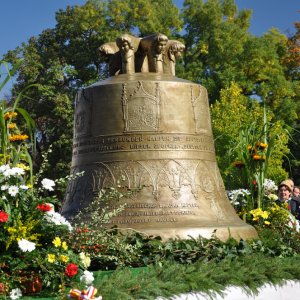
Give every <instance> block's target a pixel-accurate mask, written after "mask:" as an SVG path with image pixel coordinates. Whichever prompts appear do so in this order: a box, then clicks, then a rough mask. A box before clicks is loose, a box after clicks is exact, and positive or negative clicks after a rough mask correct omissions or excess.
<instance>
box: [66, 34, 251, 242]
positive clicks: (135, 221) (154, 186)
mask: <svg viewBox="0 0 300 300" xmlns="http://www.w3.org/2000/svg"><path fill="white" fill-rule="evenodd" d="M99 50H100V52H101V53H102V54H105V55H107V56H108V58H109V70H110V75H111V77H109V78H108V79H106V80H104V81H100V82H98V83H96V84H93V85H91V86H89V87H88V88H86V89H84V90H82V91H80V92H79V93H78V94H77V98H76V109H75V124H74V140H73V156H72V173H77V172H81V171H85V174H84V176H83V177H79V178H77V179H75V180H74V181H73V182H71V184H70V185H69V187H68V191H67V194H66V199H65V202H64V205H63V208H62V214H63V215H64V216H66V217H67V218H69V219H71V218H72V217H73V216H74V215H75V214H76V213H77V212H78V210H80V209H81V208H82V207H84V206H86V205H88V204H89V203H90V202H91V201H92V200H93V199H94V197H97V196H98V194H99V191H100V190H101V189H103V188H108V187H112V186H115V185H116V183H117V181H118V180H121V179H122V180H121V184H122V185H123V186H124V187H127V188H130V189H134V188H140V187H142V188H141V190H140V192H138V193H137V194H136V195H135V196H134V197H127V198H125V199H123V200H122V201H121V202H120V203H119V204H121V203H126V207H125V209H124V210H123V211H122V212H121V213H120V214H119V215H118V216H116V217H113V218H112V219H111V220H110V222H109V224H107V226H109V227H112V226H114V225H116V226H117V227H120V228H132V229H134V230H137V231H140V232H144V233H147V234H150V235H159V236H161V237H162V238H163V239H168V238H176V237H179V238H189V237H198V236H199V235H201V236H203V237H207V238H209V237H211V236H212V234H213V233H214V232H215V234H216V236H217V237H219V238H221V239H223V240H225V239H227V238H228V237H229V236H231V237H233V238H237V239H240V238H243V239H248V238H254V237H257V233H256V231H255V229H254V228H253V227H252V226H250V225H247V224H246V223H244V222H243V221H242V220H241V219H240V218H239V217H238V216H237V215H236V213H235V211H234V209H233V207H232V206H231V204H230V202H229V200H228V198H227V195H226V192H225V188H224V184H223V181H222V178H221V176H220V172H219V169H218V166H217V163H216V158H215V149H214V141H213V135H212V128H211V120H210V112H209V103H208V97H207V91H206V89H205V88H204V87H203V86H201V85H199V84H195V83H193V82H190V81H187V80H184V79H180V78H177V77H175V61H176V59H177V58H178V57H179V56H180V55H181V53H182V52H183V50H184V45H183V44H182V43H181V42H179V41H174V40H168V38H167V37H166V36H165V35H163V34H154V35H151V36H148V37H145V38H137V37H134V36H131V35H128V34H124V35H122V36H121V37H119V38H117V40H116V42H115V43H107V44H104V45H103V46H101V47H100V48H99ZM111 205H112V206H113V205H115V203H112V204H111Z"/></svg>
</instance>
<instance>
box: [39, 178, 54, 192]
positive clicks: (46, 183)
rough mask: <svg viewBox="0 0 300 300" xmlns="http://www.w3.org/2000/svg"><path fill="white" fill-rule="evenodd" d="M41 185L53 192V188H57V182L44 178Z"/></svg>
mask: <svg viewBox="0 0 300 300" xmlns="http://www.w3.org/2000/svg"><path fill="white" fill-rule="evenodd" d="M41 183H42V186H43V188H44V189H45V190H48V191H53V187H54V186H55V182H54V181H53V180H51V179H48V178H44V179H43V180H42V182H41Z"/></svg>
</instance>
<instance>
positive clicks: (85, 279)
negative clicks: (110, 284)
mask: <svg viewBox="0 0 300 300" xmlns="http://www.w3.org/2000/svg"><path fill="white" fill-rule="evenodd" d="M94 279H95V278H94V275H93V273H92V272H90V271H87V270H86V271H84V272H83V275H82V276H80V282H82V283H83V284H85V285H90V284H92V282H93V281H94Z"/></svg>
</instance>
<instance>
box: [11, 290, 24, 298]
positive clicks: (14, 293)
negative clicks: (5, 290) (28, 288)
mask: <svg viewBox="0 0 300 300" xmlns="http://www.w3.org/2000/svg"><path fill="white" fill-rule="evenodd" d="M9 296H10V299H12V300H16V299H19V298H21V297H22V291H21V290H20V289H19V288H16V289H12V290H11V292H10V294H9Z"/></svg>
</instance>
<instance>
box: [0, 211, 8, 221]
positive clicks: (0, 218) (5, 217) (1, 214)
mask: <svg viewBox="0 0 300 300" xmlns="http://www.w3.org/2000/svg"><path fill="white" fill-rule="evenodd" d="M7 220H8V214H7V213H6V212H5V211H0V223H4V222H6V221H7Z"/></svg>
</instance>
